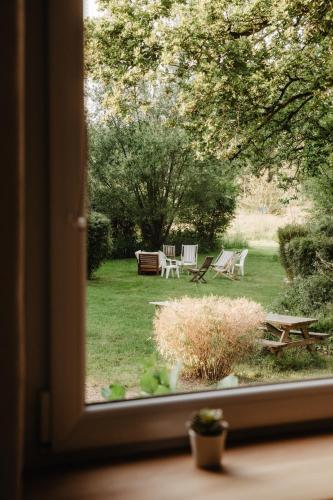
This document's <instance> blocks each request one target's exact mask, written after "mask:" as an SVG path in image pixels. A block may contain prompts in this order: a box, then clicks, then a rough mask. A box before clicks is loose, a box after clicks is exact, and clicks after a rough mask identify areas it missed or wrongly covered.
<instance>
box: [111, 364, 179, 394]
mask: <svg viewBox="0 0 333 500" xmlns="http://www.w3.org/2000/svg"><path fill="white" fill-rule="evenodd" d="M143 368H144V371H143V374H142V376H141V377H140V380H139V386H140V396H142V397H145V396H163V395H165V394H170V393H171V392H175V391H176V389H177V381H178V377H179V373H180V370H181V363H177V364H176V365H175V366H174V367H173V368H171V369H170V368H168V367H167V366H163V365H160V364H159V363H158V362H157V360H156V357H155V356H151V357H150V358H148V359H147V360H146V361H145V363H144V367H143ZM101 394H102V396H103V398H104V399H106V400H107V401H115V400H121V399H126V387H125V386H124V385H121V384H118V383H111V384H110V385H107V386H104V387H103V388H102V390H101Z"/></svg>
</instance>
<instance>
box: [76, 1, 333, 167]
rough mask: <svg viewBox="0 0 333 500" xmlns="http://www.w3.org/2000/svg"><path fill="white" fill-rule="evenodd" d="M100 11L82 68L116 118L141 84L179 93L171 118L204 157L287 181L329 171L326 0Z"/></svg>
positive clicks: (122, 6)
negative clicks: (274, 173)
mask: <svg viewBox="0 0 333 500" xmlns="http://www.w3.org/2000/svg"><path fill="white" fill-rule="evenodd" d="M100 6H101V8H102V9H104V10H105V16H103V17H101V18H100V19H97V20H91V21H89V22H88V23H87V42H86V51H87V52H86V53H87V70H88V74H90V75H92V76H93V77H94V78H97V79H99V80H100V81H103V82H104V84H106V86H107V87H108V89H110V88H111V89H112V92H109V99H110V101H109V104H110V105H111V106H113V107H114V109H117V111H118V112H121V111H122V110H124V109H126V106H130V105H131V99H132V96H133V95H135V96H136V98H137V96H138V85H139V84H140V82H143V81H145V82H150V85H151V86H152V87H155V88H159V89H163V92H165V93H168V92H170V91H171V92H174V89H175V88H176V89H177V92H176V99H175V102H174V110H175V115H177V119H179V120H181V122H182V124H183V125H184V126H186V127H187V129H188V130H189V131H190V133H191V134H192V137H193V142H194V144H195V147H196V150H197V153H198V154H199V155H200V154H201V156H202V157H203V156H204V155H206V154H207V153H208V154H209V155H211V154H214V155H215V156H216V157H217V158H221V159H224V160H225V159H227V160H230V161H232V162H234V164H235V165H238V164H241V165H242V166H244V165H246V164H249V163H251V165H252V168H253V169H254V171H255V172H260V171H261V170H262V169H271V170H273V169H276V170H278V171H279V170H280V171H281V172H283V174H282V176H283V177H288V176H289V177H295V176H302V175H304V174H305V175H317V174H320V173H321V172H322V171H323V170H325V169H327V168H330V167H331V166H332V134H333V111H332V104H333V103H332V97H333V96H332V81H333V72H332V70H333V57H332V56H333V38H332V31H333V8H332V7H333V1H332V0H178V1H177V0H155V1H151V0H121V1H119V0H100ZM170 89H171V90H170ZM146 97H147V96H145V97H144V98H143V99H142V104H143V105H145V106H149V99H148V100H147V98H146ZM127 109H128V107H127ZM281 167H283V168H281ZM286 171H288V172H289V174H288V175H287V176H286V175H285V172H286Z"/></svg>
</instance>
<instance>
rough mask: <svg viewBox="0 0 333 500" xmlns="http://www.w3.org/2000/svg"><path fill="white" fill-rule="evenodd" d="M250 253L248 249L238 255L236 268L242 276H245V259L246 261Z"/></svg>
mask: <svg viewBox="0 0 333 500" xmlns="http://www.w3.org/2000/svg"><path fill="white" fill-rule="evenodd" d="M248 253H249V251H248V249H247V248H245V249H244V250H242V251H241V253H240V254H238V260H237V262H236V263H235V266H234V267H235V268H237V270H238V271H239V272H240V274H241V276H244V263H245V259H246V256H247V254H248Z"/></svg>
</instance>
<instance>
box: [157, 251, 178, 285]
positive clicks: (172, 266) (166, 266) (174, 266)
mask: <svg viewBox="0 0 333 500" xmlns="http://www.w3.org/2000/svg"><path fill="white" fill-rule="evenodd" d="M158 255H159V261H160V266H161V278H163V276H164V272H165V277H166V279H168V278H169V274H170V271H171V274H172V276H174V271H176V275H177V278H179V261H177V260H175V259H168V258H167V256H166V255H165V253H164V252H161V251H159V252H158Z"/></svg>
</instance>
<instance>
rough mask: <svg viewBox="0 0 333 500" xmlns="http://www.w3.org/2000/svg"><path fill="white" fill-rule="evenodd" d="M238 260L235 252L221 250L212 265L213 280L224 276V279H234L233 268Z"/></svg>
mask: <svg viewBox="0 0 333 500" xmlns="http://www.w3.org/2000/svg"><path fill="white" fill-rule="evenodd" d="M238 259H239V254H238V253H237V252H232V251H231V250H222V252H221V253H220V255H219V256H218V257H217V259H216V261H215V263H214V264H213V265H212V268H213V269H214V271H215V275H214V278H216V276H225V277H226V278H229V279H234V278H235V275H234V268H235V264H236V262H237V261H238Z"/></svg>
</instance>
